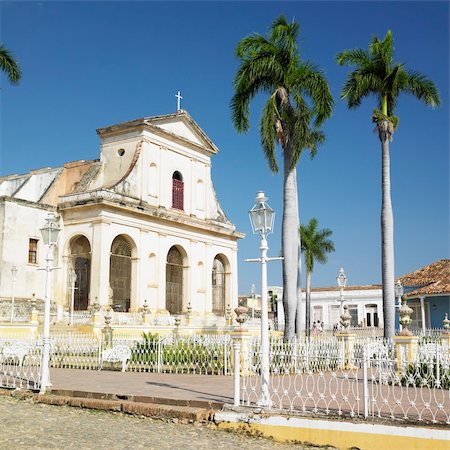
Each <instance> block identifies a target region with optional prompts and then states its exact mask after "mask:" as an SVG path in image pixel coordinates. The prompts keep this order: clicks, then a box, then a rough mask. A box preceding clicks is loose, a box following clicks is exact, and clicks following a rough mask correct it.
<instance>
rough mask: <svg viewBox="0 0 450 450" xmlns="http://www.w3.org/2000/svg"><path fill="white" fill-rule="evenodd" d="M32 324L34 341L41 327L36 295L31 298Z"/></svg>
mask: <svg viewBox="0 0 450 450" xmlns="http://www.w3.org/2000/svg"><path fill="white" fill-rule="evenodd" d="M30 324H31V336H32V337H33V339H34V337H35V336H36V332H37V329H38V326H39V319H38V310H37V309H36V296H35V294H34V293H33V295H32V297H31V313H30Z"/></svg>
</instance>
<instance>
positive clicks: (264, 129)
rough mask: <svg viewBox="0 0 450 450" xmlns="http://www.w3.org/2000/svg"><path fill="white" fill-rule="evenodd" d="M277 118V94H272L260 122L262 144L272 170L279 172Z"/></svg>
mask: <svg viewBox="0 0 450 450" xmlns="http://www.w3.org/2000/svg"><path fill="white" fill-rule="evenodd" d="M277 119H278V112H277V107H276V103H275V96H274V95H272V96H270V97H269V99H268V100H267V102H266V104H265V106H264V109H263V113H262V116H261V124H260V134H261V146H262V148H263V151H264V156H265V157H266V159H267V162H268V163H269V167H270V170H271V171H272V172H278V170H279V168H278V163H277V159H276V154H275V143H276V140H277V133H276V130H275V121H276V120H277ZM278 120H279V119H278Z"/></svg>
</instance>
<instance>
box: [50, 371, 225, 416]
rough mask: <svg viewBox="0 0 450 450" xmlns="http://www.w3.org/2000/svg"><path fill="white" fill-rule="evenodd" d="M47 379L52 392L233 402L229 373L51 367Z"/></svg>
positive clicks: (217, 405) (157, 400)
mask: <svg viewBox="0 0 450 450" xmlns="http://www.w3.org/2000/svg"><path fill="white" fill-rule="evenodd" d="M50 379H51V383H52V392H54V393H61V394H65V395H71V394H72V396H80V397H85V396H88V395H89V396H91V395H90V394H104V396H105V397H111V398H112V397H117V398H120V399H126V398H130V399H133V400H134V401H147V402H152V403H166V404H167V403H169V404H170V403H172V404H180V405H181V404H189V405H191V406H205V407H207V406H209V407H211V406H213V407H214V408H215V409H219V408H221V407H222V405H223V404H224V403H232V402H233V377H231V376H220V375H188V374H173V373H172V374H170V373H148V372H118V371H106V370H103V371H95V370H79V369H51V370H50ZM64 391H66V392H64ZM67 391H71V392H67ZM96 397H98V396H97V395H96Z"/></svg>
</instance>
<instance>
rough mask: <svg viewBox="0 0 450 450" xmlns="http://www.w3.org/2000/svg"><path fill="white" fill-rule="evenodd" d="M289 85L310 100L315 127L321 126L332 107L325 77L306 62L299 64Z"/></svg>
mask: <svg viewBox="0 0 450 450" xmlns="http://www.w3.org/2000/svg"><path fill="white" fill-rule="evenodd" d="M291 85H292V88H293V89H297V90H299V91H300V92H303V93H304V94H305V95H307V96H308V97H309V98H311V100H312V102H313V109H312V113H313V115H314V116H315V119H314V125H315V126H319V125H321V124H322V123H323V122H324V121H325V120H326V119H328V118H329V117H330V116H331V113H332V111H333V105H334V101H333V96H332V95H331V91H330V88H329V86H328V83H327V81H326V79H325V76H324V75H323V73H322V72H321V71H320V70H319V69H317V67H316V66H315V65H313V64H311V63H308V62H304V63H302V64H300V65H299V67H298V69H297V70H296V71H295V72H294V73H293V74H292V80H291Z"/></svg>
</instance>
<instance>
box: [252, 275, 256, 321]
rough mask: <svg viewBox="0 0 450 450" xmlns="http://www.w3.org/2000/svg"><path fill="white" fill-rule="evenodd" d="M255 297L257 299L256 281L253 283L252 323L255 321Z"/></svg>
mask: <svg viewBox="0 0 450 450" xmlns="http://www.w3.org/2000/svg"><path fill="white" fill-rule="evenodd" d="M255 299H256V287H255V283H253V284H252V325H253V324H254V323H255Z"/></svg>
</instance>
